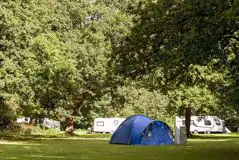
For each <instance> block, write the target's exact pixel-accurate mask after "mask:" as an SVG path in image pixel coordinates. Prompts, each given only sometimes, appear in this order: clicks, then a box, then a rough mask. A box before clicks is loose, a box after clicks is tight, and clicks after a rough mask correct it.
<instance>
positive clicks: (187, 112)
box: [185, 108, 192, 137]
mask: <svg viewBox="0 0 239 160" xmlns="http://www.w3.org/2000/svg"><path fill="white" fill-rule="evenodd" d="M190 122H191V108H185V126H186V133H187V137H191V136H192V135H191V132H190Z"/></svg>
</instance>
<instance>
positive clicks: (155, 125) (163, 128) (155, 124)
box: [110, 115, 173, 145]
mask: <svg viewBox="0 0 239 160" xmlns="http://www.w3.org/2000/svg"><path fill="white" fill-rule="evenodd" d="M172 143H173V136H172V130H171V129H170V128H169V127H168V125H167V124H166V123H164V122H162V121H154V120H152V119H150V118H148V117H145V116H143V115H134V116H131V117H129V118H127V119H126V120H125V121H124V122H122V123H121V125H120V126H119V127H118V128H117V130H116V131H115V132H114V134H113V135H112V137H111V140H110V144H128V145H163V144H172Z"/></svg>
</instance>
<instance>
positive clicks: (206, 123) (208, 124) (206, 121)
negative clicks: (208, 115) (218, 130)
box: [204, 120, 212, 126]
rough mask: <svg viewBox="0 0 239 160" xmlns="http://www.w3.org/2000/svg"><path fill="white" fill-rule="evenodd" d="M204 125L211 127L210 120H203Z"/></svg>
mask: <svg viewBox="0 0 239 160" xmlns="http://www.w3.org/2000/svg"><path fill="white" fill-rule="evenodd" d="M204 124H205V125H207V126H211V124H212V123H211V121H210V120H204Z"/></svg>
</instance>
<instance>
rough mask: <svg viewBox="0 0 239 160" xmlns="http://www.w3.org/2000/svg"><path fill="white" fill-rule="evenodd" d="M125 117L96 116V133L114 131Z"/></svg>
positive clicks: (94, 129)
mask: <svg viewBox="0 0 239 160" xmlns="http://www.w3.org/2000/svg"><path fill="white" fill-rule="evenodd" d="M124 120H125V118H96V119H95V120H94V126H93V132H94V133H114V132H115V130H116V129H117V128H118V127H119V125H120V124H121V123H122V122H123V121H124Z"/></svg>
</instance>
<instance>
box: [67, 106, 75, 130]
mask: <svg viewBox="0 0 239 160" xmlns="http://www.w3.org/2000/svg"><path fill="white" fill-rule="evenodd" d="M77 113H78V108H77V107H74V108H72V116H71V117H70V118H67V119H66V132H67V133H69V134H71V135H73V134H74V130H75V116H76V115H77Z"/></svg>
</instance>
